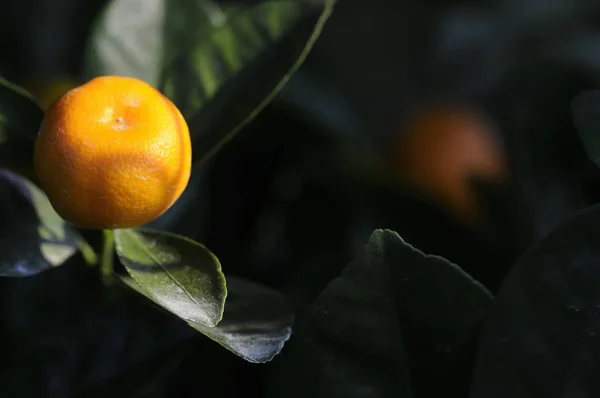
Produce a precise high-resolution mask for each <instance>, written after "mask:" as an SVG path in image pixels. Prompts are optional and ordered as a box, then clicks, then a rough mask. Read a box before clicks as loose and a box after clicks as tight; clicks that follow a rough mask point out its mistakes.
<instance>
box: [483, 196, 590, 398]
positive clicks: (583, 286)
mask: <svg viewBox="0 0 600 398" xmlns="http://www.w3.org/2000/svg"><path fill="white" fill-rule="evenodd" d="M599 240H600V206H594V207H592V208H590V209H587V210H584V211H582V212H580V213H579V214H577V215H575V216H574V217H573V218H571V219H570V220H569V221H567V222H566V223H565V224H563V225H562V226H560V227H559V228H557V229H556V230H554V231H553V232H551V233H550V234H549V235H548V236H547V237H546V238H544V239H543V240H542V241H541V242H540V243H538V244H536V245H535V246H533V247H532V248H531V249H530V250H529V251H527V252H526V253H525V254H524V255H523V256H522V257H521V259H519V261H518V262H517V264H516V265H515V267H514V268H513V269H512V271H511V273H510V274H509V275H508V277H507V278H506V280H505V282H504V283H503V285H502V287H501V288H500V291H499V293H498V295H497V298H496V304H495V306H494V308H493V311H492V313H491V314H490V316H489V318H488V319H487V321H486V322H485V324H484V325H483V330H482V335H481V338H480V341H479V352H478V357H477V364H476V368H475V372H474V382H473V386H472V391H471V392H472V395H471V396H472V397H473V398H483V397H485V398H496V397H498V398H500V397H502V398H504V397H511V398H520V397H547V398H552V397H557V398H558V397H595V396H598V395H599V394H600V379H599V378H598V373H599V372H600V362H598V358H599V357H600V340H599V339H598V336H599V335H600V323H599V322H598V320H599V317H598V316H599V315H600V267H598V261H599V259H600V248H599V246H598V241H599Z"/></svg>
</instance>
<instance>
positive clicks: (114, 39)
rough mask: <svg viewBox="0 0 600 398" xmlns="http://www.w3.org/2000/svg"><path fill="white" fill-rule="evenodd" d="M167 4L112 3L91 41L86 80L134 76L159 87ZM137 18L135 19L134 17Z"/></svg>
mask: <svg viewBox="0 0 600 398" xmlns="http://www.w3.org/2000/svg"><path fill="white" fill-rule="evenodd" d="M167 4H170V2H166V1H165V0H112V1H109V2H108V3H107V4H106V6H105V8H104V10H103V12H102V13H100V14H99V16H98V17H97V19H96V21H95V22H94V25H93V27H92V33H91V35H90V36H89V38H88V42H87V46H86V52H85V58H84V66H83V77H84V79H85V80H89V79H91V78H93V77H96V76H101V75H119V76H131V77H136V78H138V79H141V80H144V81H146V82H148V83H150V84H152V85H156V84H157V82H158V78H159V76H160V73H161V72H160V70H161V69H160V68H161V65H162V64H161V59H162V57H163V48H164V47H165V42H164V38H163V25H164V20H165V15H166V7H167ZM132 15H135V18H132V17H131V16H132Z"/></svg>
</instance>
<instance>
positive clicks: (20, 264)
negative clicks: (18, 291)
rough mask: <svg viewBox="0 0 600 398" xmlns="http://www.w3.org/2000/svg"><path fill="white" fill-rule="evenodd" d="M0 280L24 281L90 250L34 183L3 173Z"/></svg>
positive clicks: (0, 188)
mask: <svg viewBox="0 0 600 398" xmlns="http://www.w3.org/2000/svg"><path fill="white" fill-rule="evenodd" d="M0 210H1V211H0V253H1V254H0V276H10V277H23V276H30V275H34V274H37V273H39V272H42V271H45V270H48V269H50V268H53V267H57V266H59V265H62V264H63V263H64V262H65V261H66V260H67V259H69V258H70V257H71V256H73V255H74V254H75V253H76V251H77V248H78V247H82V248H85V249H86V253H87V255H88V256H89V258H92V256H91V255H90V254H89V250H90V249H89V246H87V244H86V243H85V242H84V241H83V240H82V238H81V237H79V236H78V235H77V233H76V232H75V230H74V229H73V228H71V227H70V226H68V225H67V224H66V223H65V222H64V220H63V219H62V218H60V216H59V215H58V214H57V213H56V212H55V211H54V209H53V208H52V205H51V204H50V202H49V201H48V198H47V197H46V195H45V194H44V193H43V192H42V191H41V190H40V189H39V188H37V187H36V186H35V185H33V184H32V183H31V182H29V181H27V180H26V179H24V178H22V177H20V176H18V175H17V174H14V173H12V172H10V171H8V170H0Z"/></svg>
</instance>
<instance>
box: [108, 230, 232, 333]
mask: <svg viewBox="0 0 600 398" xmlns="http://www.w3.org/2000/svg"><path fill="white" fill-rule="evenodd" d="M114 234H115V243H116V251H117V254H118V256H119V259H120V260H121V263H122V264H123V266H124V267H125V269H126V270H127V272H128V273H129V275H131V276H132V277H133V279H134V280H135V282H136V283H137V284H139V285H140V286H141V287H142V288H143V291H144V292H146V293H147V296H148V297H149V298H151V299H152V300H153V301H155V302H157V303H158V304H159V305H161V306H162V307H163V308H165V309H167V310H168V311H170V312H172V313H174V314H175V315H177V316H179V317H180V318H182V319H184V320H186V321H188V322H193V323H197V324H199V325H204V326H208V327H213V326H215V325H217V324H218V323H219V321H220V320H221V318H222V316H223V307H224V305H225V298H226V297H227V288H226V285H225V276H224V275H223V273H222V272H221V264H220V263H219V260H218V259H217V258H216V257H215V255H214V254H212V253H211V252H210V251H209V250H208V249H207V248H205V247H204V246H202V245H201V244H199V243H197V242H194V241H193V240H191V239H189V238H186V237H183V236H179V235H176V234H172V233H167V232H162V231H158V230H152V229H146V228H140V229H136V230H133V229H122V230H115V231H114Z"/></svg>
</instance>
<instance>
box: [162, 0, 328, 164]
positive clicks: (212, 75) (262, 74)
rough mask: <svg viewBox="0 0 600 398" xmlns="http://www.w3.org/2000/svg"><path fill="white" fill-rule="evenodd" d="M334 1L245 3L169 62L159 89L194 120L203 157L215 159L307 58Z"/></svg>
mask: <svg viewBox="0 0 600 398" xmlns="http://www.w3.org/2000/svg"><path fill="white" fill-rule="evenodd" d="M334 3H335V1H334V0H322V1H314V0H299V1H298V0H294V1H292V0H288V1H280V0H277V1H262V2H258V3H256V4H253V5H244V6H238V7H236V8H235V12H229V13H226V14H223V15H222V18H220V20H219V21H220V22H219V24H218V25H215V26H214V27H213V28H212V29H210V30H208V31H203V32H202V34H201V35H199V36H197V40H196V41H195V42H194V43H193V44H194V46H193V48H191V49H188V50H187V51H183V52H181V53H180V54H179V56H177V57H175V58H174V60H173V62H172V63H170V64H169V65H168V66H167V67H166V69H165V70H164V72H163V76H162V80H161V83H160V88H161V90H162V91H163V92H164V93H165V94H166V95H167V96H168V97H169V98H171V100H173V101H174V103H175V104H176V105H177V106H178V107H179V108H180V110H181V111H182V113H183V114H184V116H185V117H186V120H188V122H189V124H190V131H191V133H192V138H193V153H194V157H195V159H196V160H198V159H200V160H202V161H206V160H208V159H209V158H210V157H211V156H212V155H214V154H215V153H216V152H217V151H218V150H219V149H220V148H221V147H222V146H223V145H224V144H225V143H226V142H227V141H229V140H231V139H232V138H233V137H234V136H235V135H236V134H237V133H238V132H239V131H240V130H241V129H242V128H243V127H244V126H245V125H246V124H247V123H249V122H250V121H251V120H252V119H253V118H254V117H256V115H258V113H259V112H260V111H261V110H262V109H263V108H264V107H265V106H266V105H267V104H268V103H269V102H270V101H271V100H273V98H274V97H275V96H276V95H277V93H278V92H279V91H280V90H281V89H282V88H283V87H284V85H285V84H286V83H287V81H288V80H289V79H290V77H291V76H292V74H293V73H294V72H295V71H296V70H297V69H298V68H299V67H300V65H302V63H303V62H304V59H305V58H306V56H307V55H308V53H309V52H310V50H311V48H312V46H313V45H314V43H315V42H316V40H317V38H318V37H319V35H320V33H321V30H322V29H323V27H324V25H325V22H326V21H327V19H328V18H329V16H330V14H331V12H332V10H333V7H334ZM203 4H210V2H203Z"/></svg>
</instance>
